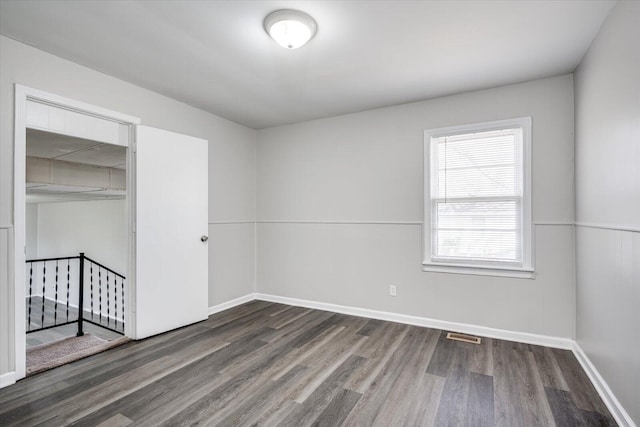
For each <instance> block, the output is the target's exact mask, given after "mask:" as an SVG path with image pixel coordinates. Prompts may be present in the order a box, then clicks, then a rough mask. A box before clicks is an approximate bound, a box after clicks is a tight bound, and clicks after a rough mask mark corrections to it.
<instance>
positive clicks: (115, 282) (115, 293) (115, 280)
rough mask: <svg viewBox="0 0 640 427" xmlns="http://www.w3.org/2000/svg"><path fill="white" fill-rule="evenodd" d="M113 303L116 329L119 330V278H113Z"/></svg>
mask: <svg viewBox="0 0 640 427" xmlns="http://www.w3.org/2000/svg"><path fill="white" fill-rule="evenodd" d="M120 280H122V279H120ZM113 301H114V302H113V305H114V307H113V318H114V321H113V323H114V328H115V329H116V330H118V276H114V277H113Z"/></svg>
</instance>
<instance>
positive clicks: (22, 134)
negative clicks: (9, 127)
mask: <svg viewBox="0 0 640 427" xmlns="http://www.w3.org/2000/svg"><path fill="white" fill-rule="evenodd" d="M27 101H35V102H37V103H40V104H45V105H49V106H53V107H57V108H61V109H63V110H66V111H71V112H73V113H79V114H81V115H85V116H89V117H92V118H94V119H101V120H107V121H109V122H115V123H119V124H123V125H126V126H128V127H129V137H128V141H129V143H128V148H129V149H128V150H127V166H126V168H127V169H126V170H127V191H126V210H127V218H128V228H129V230H128V240H129V244H128V248H127V260H128V262H127V271H126V272H125V276H126V277H127V284H128V286H127V291H126V292H127V294H128V295H127V301H129V303H128V304H127V306H126V309H125V310H126V315H127V318H128V319H129V320H128V321H127V323H126V324H125V334H126V335H127V336H132V337H135V316H134V315H133V314H134V311H133V310H134V307H135V301H134V299H133V298H134V296H135V292H133V290H134V289H135V260H134V258H133V257H134V256H135V238H134V236H135V234H134V233H135V204H134V200H135V162H134V150H135V148H134V127H135V125H137V124H140V123H141V120H140V119H139V118H137V117H133V116H129V115H127V114H122V113H119V112H116V111H111V110H107V109H105V108H101V107H96V106H94V105H90V104H86V103H84V102H80V101H76V100H73V99H69V98H65V97H62V96H58V95H53V94H51V93H47V92H43V91H41V90H37V89H33V88H29V87H26V86H22V85H19V84H16V85H15V104H14V105H15V110H14V114H15V122H14V147H13V149H14V163H13V173H14V177H13V182H14V187H13V230H14V236H13V278H14V298H15V302H14V304H15V307H14V313H15V319H14V331H13V334H14V336H13V341H14V350H15V359H14V362H15V366H14V368H15V371H14V372H15V381H17V380H19V379H22V378H24V377H25V374H26V322H25V261H26V254H25V228H26V218H25V202H26V200H25V187H26V185H25V180H26V129H27ZM43 130H46V129H43Z"/></svg>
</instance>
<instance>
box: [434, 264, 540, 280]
mask: <svg viewBox="0 0 640 427" xmlns="http://www.w3.org/2000/svg"><path fill="white" fill-rule="evenodd" d="M422 271H426V272H436V273H450V274H470V275H475V276H494V277H513V278H517V279H533V278H534V277H535V274H534V272H533V270H529V269H523V268H492V267H479V266H477V265H458V264H441V263H438V264H435V263H426V262H425V263H423V264H422Z"/></svg>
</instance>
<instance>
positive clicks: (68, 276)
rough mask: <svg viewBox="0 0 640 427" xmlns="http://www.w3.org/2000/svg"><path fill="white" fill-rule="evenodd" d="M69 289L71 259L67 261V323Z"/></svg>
mask: <svg viewBox="0 0 640 427" xmlns="http://www.w3.org/2000/svg"><path fill="white" fill-rule="evenodd" d="M70 287H71V259H69V258H68V259H67V322H68V321H69V288H70Z"/></svg>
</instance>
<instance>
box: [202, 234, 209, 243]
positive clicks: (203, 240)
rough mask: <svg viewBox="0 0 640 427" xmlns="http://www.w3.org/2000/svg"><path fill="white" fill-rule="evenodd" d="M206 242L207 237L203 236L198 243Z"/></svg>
mask: <svg viewBox="0 0 640 427" xmlns="http://www.w3.org/2000/svg"><path fill="white" fill-rule="evenodd" d="M207 240H209V236H204V235H203V236H201V237H200V241H201V242H206V241H207Z"/></svg>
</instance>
